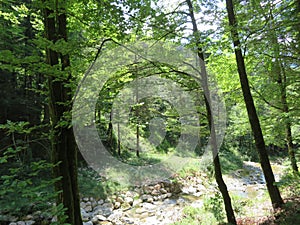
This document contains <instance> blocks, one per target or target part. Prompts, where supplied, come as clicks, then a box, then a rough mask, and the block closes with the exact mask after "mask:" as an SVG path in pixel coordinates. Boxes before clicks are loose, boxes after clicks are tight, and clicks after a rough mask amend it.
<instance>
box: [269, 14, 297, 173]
mask: <svg viewBox="0 0 300 225" xmlns="http://www.w3.org/2000/svg"><path fill="white" fill-rule="evenodd" d="M270 15H271V19H272V20H273V19H274V17H273V15H272V13H271V14H270ZM265 18H266V19H267V17H266V16H265ZM271 28H272V27H271ZM271 40H272V43H273V46H274V48H273V49H274V56H275V63H274V68H275V69H274V74H277V76H276V77H275V80H276V82H277V84H278V86H279V88H280V101H281V105H282V112H283V113H284V114H285V118H284V121H283V122H284V126H285V141H286V144H287V148H288V155H289V158H290V162H291V167H292V170H293V171H294V172H298V167H297V161H296V157H295V150H294V146H293V136H292V130H291V125H292V124H291V121H290V116H289V112H290V110H289V106H288V102H287V93H286V87H287V80H286V74H285V70H284V66H283V65H282V62H281V58H280V45H279V42H278V37H277V34H276V31H275V29H274V32H272V37H271Z"/></svg>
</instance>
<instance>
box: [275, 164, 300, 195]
mask: <svg viewBox="0 0 300 225" xmlns="http://www.w3.org/2000/svg"><path fill="white" fill-rule="evenodd" d="M277 185H278V186H279V188H280V189H281V190H282V192H283V193H284V195H285V196H287V197H299V196H300V174H299V173H298V174H297V173H295V172H293V171H291V170H288V171H287V172H286V173H285V175H284V176H283V177H282V178H281V179H280V181H279V182H277Z"/></svg>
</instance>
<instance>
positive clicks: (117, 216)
mask: <svg viewBox="0 0 300 225" xmlns="http://www.w3.org/2000/svg"><path fill="white" fill-rule="evenodd" d="M122 216H123V214H122V211H119V210H116V211H114V212H113V213H112V214H111V215H110V216H109V217H108V218H107V220H108V221H111V222H113V223H118V222H120V218H121V217H122Z"/></svg>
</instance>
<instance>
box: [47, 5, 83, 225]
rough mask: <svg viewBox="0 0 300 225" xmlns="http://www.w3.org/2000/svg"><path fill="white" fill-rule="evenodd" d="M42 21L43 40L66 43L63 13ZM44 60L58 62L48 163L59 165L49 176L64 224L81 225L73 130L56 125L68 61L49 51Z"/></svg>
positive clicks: (63, 109) (66, 94)
mask: <svg viewBox="0 0 300 225" xmlns="http://www.w3.org/2000/svg"><path fill="white" fill-rule="evenodd" d="M54 13H56V14H55V15H56V17H54V16H53V15H54ZM44 17H45V18H44V23H45V34H46V38H47V39H48V40H49V41H52V42H53V43H55V41H57V40H58V39H60V38H63V39H64V40H65V41H67V27H66V15H65V13H58V12H54V10H51V9H49V8H45V9H44ZM46 56H47V63H48V64H49V65H50V66H55V65H59V63H60V61H61V77H57V76H54V75H53V74H48V87H49V113H50V119H51V125H52V140H51V141H52V161H53V163H54V164H58V163H59V164H58V165H57V166H56V167H55V168H54V170H53V172H54V176H55V177H56V178H57V177H61V178H62V179H60V180H59V181H57V182H56V183H55V190H56V191H57V192H59V191H60V193H59V194H58V197H57V204H61V203H62V204H63V206H64V207H65V208H66V209H67V211H66V213H65V215H67V216H68V218H67V219H66V222H67V223H70V224H72V225H82V220H81V214H80V205H79V190H78V184H77V149H76V144H75V139H74V135H73V130H72V128H70V127H69V125H65V126H63V125H60V124H59V123H60V122H61V121H62V120H66V118H65V114H66V113H70V112H71V100H72V96H71V88H69V87H68V84H69V83H70V80H71V75H70V74H68V73H67V72H66V71H65V69H66V67H68V66H70V60H69V56H68V55H62V54H59V53H58V52H55V51H53V50H52V49H50V48H47V49H46ZM62 103H63V104H62ZM68 122H71V121H68ZM58 219H59V221H60V220H62V218H58ZM60 222H61V221H60Z"/></svg>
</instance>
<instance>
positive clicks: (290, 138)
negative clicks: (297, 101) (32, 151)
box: [278, 65, 298, 173]
mask: <svg viewBox="0 0 300 225" xmlns="http://www.w3.org/2000/svg"><path fill="white" fill-rule="evenodd" d="M280 67H281V65H280ZM283 70H284V69H283V68H281V71H282V72H280V74H279V76H280V79H279V80H278V83H279V85H280V90H281V103H282V107H283V112H284V114H285V115H287V118H285V120H284V124H285V139H286V143H287V147H288V154H289V158H290V162H291V167H292V169H293V172H296V173H297V172H298V166H297V160H296V156H295V150H294V145H293V136H292V129H291V122H290V116H289V112H290V110H289V106H288V103H287V95H286V75H285V72H284V71H283Z"/></svg>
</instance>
